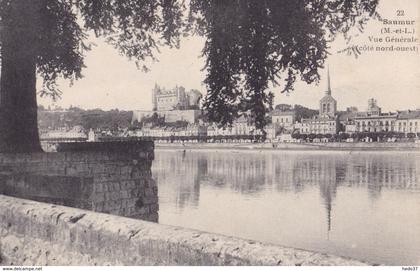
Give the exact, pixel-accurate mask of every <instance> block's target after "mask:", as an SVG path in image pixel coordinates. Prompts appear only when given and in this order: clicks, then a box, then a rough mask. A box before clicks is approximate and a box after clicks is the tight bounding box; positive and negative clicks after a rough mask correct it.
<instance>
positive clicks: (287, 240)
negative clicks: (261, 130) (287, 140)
mask: <svg viewBox="0 0 420 271" xmlns="http://www.w3.org/2000/svg"><path fill="white" fill-rule="evenodd" d="M419 172H420V157H419V154H417V153H408V154H407V153H388V154H387V153H363V152H359V153H348V152H330V153H324V152H323V153H321V152H283V153H282V152H265V153H262V152H257V151H237V152H234V151H219V152H216V151H213V152H201V151H187V152H179V151H157V153H156V159H155V161H154V164H153V177H154V178H155V179H156V180H157V182H158V185H159V200H160V206H161V207H160V209H161V211H160V221H161V222H162V223H165V224H175V225H180V226H190V227H191V225H193V227H196V228H199V229H202V230H208V231H216V232H220V233H224V234H233V235H237V236H240V237H245V238H252V239H258V240H261V241H269V242H276V243H279V244H284V245H291V246H295V247H301V248H306V249H316V250H321V251H326V252H332V253H335V254H340V255H343V256H351V257H357V258H361V259H365V260H369V261H373V262H380V263H388V264H402V263H404V264H415V263H417V264H419V263H420V259H419V257H418V256H417V255H420V251H419V248H418V246H413V242H414V241H418V243H420V236H419V235H420V234H419V233H420V212H418V210H419V208H420V199H419V194H418V192H419V190H420V189H419V185H418V179H419ZM281 204H282V205H281ZM219 206H223V209H224V210H223V211H217V210H214V208H219ZM233 206H235V207H233ZM317 206H319V207H317ZM235 208H236V209H235ZM320 208H322V210H321V209H320ZM231 209H232V210H231ZM416 210H417V212H416ZM245 214H246V217H243V216H245ZM264 214H265V215H264ZM208 217H211V218H212V219H211V220H209V219H208ZM280 218H281V219H280ZM256 219H260V220H261V223H262V222H263V223H264V225H263V226H264V228H263V229H262V228H259V227H260V224H259V223H260V222H256V221H255V220H256ZM321 219H322V220H323V222H322V221H321ZM192 220H193V222H191V221H192ZM223 220H228V221H229V222H228V223H229V225H228V226H226V225H224V226H223V225H222V226H220V225H216V223H227V222H222V221H223ZM409 220H410V222H408V223H405V222H407V221H409ZM185 221H188V223H186V222H185ZM204 221H206V222H204ZM244 223H245V224H244ZM366 227H369V228H366ZM349 231H351V232H350V233H349ZM376 231H379V232H376ZM387 233H388V234H392V235H393V236H392V237H389V236H386V234H387ZM408 233H416V234H413V235H412V236H408V235H407V234H408ZM297 235H299V236H297ZM408 239H410V240H408ZM375 246H376V247H375ZM381 246H382V247H381ZM387 249H388V250H387ZM396 249H398V251H396Z"/></svg>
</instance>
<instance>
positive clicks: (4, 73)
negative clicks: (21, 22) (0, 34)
mask: <svg viewBox="0 0 420 271" xmlns="http://www.w3.org/2000/svg"><path fill="white" fill-rule="evenodd" d="M6 32H7V31H6ZM28 43H30V42H29V41H28V40H24V39H22V38H19V37H14V36H13V35H9V37H7V34H6V35H5V36H4V39H3V40H2V45H1V56H2V61H1V79H0V152H6V153H16V152H19V153H22V152H41V151H42V149H41V144H40V141H39V134H38V120H37V109H38V108H37V101H36V57H35V56H34V53H33V52H34V51H33V50H31V49H30V46H31V45H30V44H29V45H28Z"/></svg>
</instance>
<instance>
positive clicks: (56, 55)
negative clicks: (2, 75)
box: [0, 0, 185, 98]
mask: <svg viewBox="0 0 420 271" xmlns="http://www.w3.org/2000/svg"><path fill="white" fill-rule="evenodd" d="M184 8H185V7H184V5H183V4H182V2H180V1H176V0H158V1H156V0H123V1H122V0H120V1H115V0H73V1H70V0H54V1H51V0H1V1H0V26H1V28H0V29H1V32H0V42H1V45H4V44H5V43H8V44H10V43H11V44H12V45H13V44H14V45H18V44H19V45H22V44H23V43H24V44H25V50H22V51H26V52H27V54H28V55H31V56H33V57H35V58H36V64H37V72H38V74H39V75H40V76H41V77H42V78H43V88H42V90H41V91H40V92H41V95H51V96H52V97H53V98H57V97H59V96H60V91H59V89H58V88H57V85H56V82H57V79H58V78H59V77H63V78H65V79H70V80H71V81H72V80H74V79H79V78H81V77H82V73H81V71H82V69H83V67H84V56H85V53H86V51H87V50H89V49H91V46H90V44H88V43H86V38H87V33H88V31H93V32H94V33H95V34H96V35H97V36H103V37H105V38H106V40H107V41H108V42H109V43H110V44H112V45H113V46H114V47H115V48H117V49H118V50H119V52H120V53H121V54H124V55H126V56H128V57H129V58H133V59H135V60H136V61H144V60H145V59H146V58H153V52H154V51H157V50H158V48H159V46H160V45H163V44H167V45H170V46H178V44H179V36H180V33H181V31H182V28H183V21H182V19H181V18H182V14H183V10H184ZM80 19H82V21H83V25H82V24H80V22H81V21H80ZM157 40H158V41H157ZM3 47H4V46H2V49H3ZM12 47H13V46H12ZM5 53H6V52H4V50H2V56H3V55H4V54H5ZM13 57H18V56H13ZM137 63H139V62H137Z"/></svg>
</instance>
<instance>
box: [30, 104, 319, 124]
mask: <svg viewBox="0 0 420 271" xmlns="http://www.w3.org/2000/svg"><path fill="white" fill-rule="evenodd" d="M275 108H276V109H277V110H282V111H288V110H294V111H295V112H296V120H297V121H300V120H301V119H302V118H312V117H313V116H315V115H317V114H318V110H313V109H309V108H306V107H304V106H301V105H295V106H294V107H292V106H290V105H285V104H280V105H277V106H276V107H275ZM132 118H133V112H132V111H121V110H118V109H113V110H110V111H104V110H102V109H90V110H84V109H81V108H78V107H70V108H69V109H66V110H62V109H54V110H50V109H45V108H44V107H43V106H40V107H39V109H38V125H39V129H41V130H54V129H58V128H62V127H68V128H72V127H74V126H82V127H83V128H84V129H85V130H90V129H94V130H96V129H101V130H111V131H115V130H118V129H121V128H132V129H133V128H139V127H142V126H143V124H145V123H151V124H152V126H163V125H165V126H168V124H167V123H166V124H165V123H164V119H162V118H159V117H158V116H157V114H156V115H152V116H150V117H146V118H145V119H143V120H142V121H141V122H135V123H133V124H131V120H132ZM203 121H206V118H205V117H203ZM268 122H270V121H268ZM171 125H172V126H175V127H178V126H180V127H183V126H186V125H187V123H183V122H182V123H181V122H180V123H174V124H169V126H171Z"/></svg>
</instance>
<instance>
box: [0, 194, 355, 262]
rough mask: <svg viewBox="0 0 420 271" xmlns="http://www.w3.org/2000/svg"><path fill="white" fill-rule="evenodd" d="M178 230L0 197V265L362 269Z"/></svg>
mask: <svg viewBox="0 0 420 271" xmlns="http://www.w3.org/2000/svg"><path fill="white" fill-rule="evenodd" d="M362 264H363V263H361V262H358V261H353V260H349V259H344V258H340V257H335V256H331V255H326V254H320V253H316V252H309V251H304V250H298V249H292V248H285V247H280V246H275V245H269V244H263V243H259V242H255V241H249V240H243V239H238V238H233V237H227V236H222V235H217V234H211V233H205V232H200V231H195V230H189V229H184V228H180V227H172V226H165V225H160V224H156V223H150V222H146V221H142V220H135V219H130V218H125V217H119V216H113V215H108V214H101V213H94V212H90V211H85V210H80V209H74V208H69V207H63V206H57V205H51V204H46V203H40V202H34V201H28V200H23V199H17V198H13V197H8V196H2V195H0V265H25V266H28V265H43V266H44V265H298V266H299V265H362Z"/></svg>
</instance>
